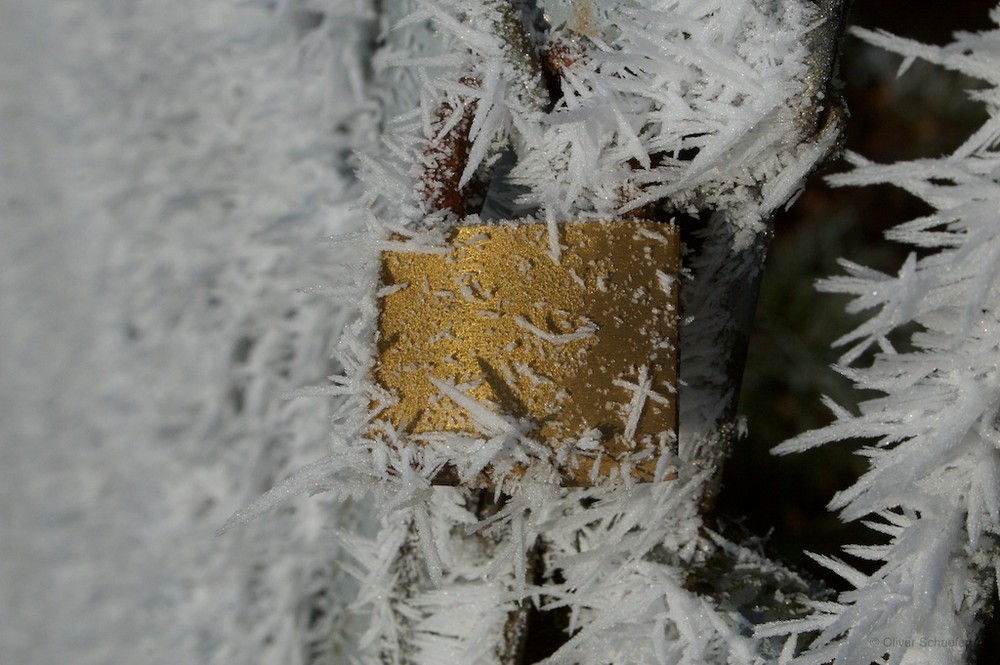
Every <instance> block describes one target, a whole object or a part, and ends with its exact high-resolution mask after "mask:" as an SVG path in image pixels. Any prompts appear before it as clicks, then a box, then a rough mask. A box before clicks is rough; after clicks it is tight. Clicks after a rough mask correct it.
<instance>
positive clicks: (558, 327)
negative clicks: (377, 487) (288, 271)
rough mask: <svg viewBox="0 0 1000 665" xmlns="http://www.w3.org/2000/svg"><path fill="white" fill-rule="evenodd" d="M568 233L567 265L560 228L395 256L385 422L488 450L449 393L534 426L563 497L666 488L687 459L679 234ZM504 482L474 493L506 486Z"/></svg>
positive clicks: (574, 227)
mask: <svg viewBox="0 0 1000 665" xmlns="http://www.w3.org/2000/svg"><path fill="white" fill-rule="evenodd" d="M558 229H559V243H560V245H561V251H560V255H559V258H558V261H556V260H554V259H553V258H552V256H551V254H550V245H549V236H548V226H547V225H546V224H545V223H540V222H524V221H521V222H499V223H496V224H490V225H482V224H476V225H472V226H459V227H457V228H455V229H454V231H453V232H452V234H451V236H450V238H449V242H448V246H447V251H446V252H445V253H440V254H433V253H413V252H404V251H385V252H383V253H382V255H381V259H382V263H381V270H382V283H383V286H384V287H386V288H384V292H385V293H386V294H387V295H385V296H384V297H383V298H382V299H381V300H380V312H379V319H378V334H379V339H378V363H377V367H376V369H375V380H376V381H377V382H378V384H380V385H381V386H382V387H383V388H384V389H386V390H387V391H388V392H389V393H391V394H393V395H394V396H395V398H396V401H395V402H394V403H392V404H390V405H386V406H385V407H384V410H382V411H381V413H380V414H379V418H381V419H383V420H384V421H387V422H389V423H391V424H392V425H393V426H394V427H396V428H398V429H401V430H402V431H404V432H406V433H407V434H411V435H420V434H427V433H429V432H435V431H440V432H460V433H465V434H469V435H475V434H476V433H477V429H476V427H475V424H474V423H473V421H472V419H471V418H470V415H469V413H468V411H467V410H466V409H465V408H464V407H463V406H462V405H460V404H459V403H457V402H456V400H455V399H453V398H451V397H449V396H447V394H445V393H446V392H447V390H446V389H445V390H444V392H443V389H442V386H451V387H453V389H455V390H460V391H461V392H462V394H465V395H467V396H469V397H471V398H473V399H475V400H477V401H478V402H480V403H481V404H483V405H486V408H490V409H493V410H496V411H497V412H498V413H501V414H505V415H510V416H513V417H515V418H521V419H528V420H529V421H530V423H531V427H532V432H531V436H532V438H534V439H535V440H537V441H538V442H540V443H542V444H543V445H545V446H546V447H548V448H549V449H550V450H551V456H550V460H549V461H550V462H551V463H553V464H554V465H555V466H556V467H557V468H558V470H559V475H560V477H561V481H562V483H563V484H565V485H575V486H588V485H593V484H595V483H596V482H598V481H600V480H601V479H606V478H608V477H611V476H615V475H616V472H617V473H620V472H621V471H622V468H627V473H628V474H629V475H630V476H631V477H632V478H633V479H635V480H638V481H649V480H652V479H653V477H654V475H655V473H656V469H657V465H658V464H660V462H661V459H660V458H661V455H662V454H663V452H664V451H670V450H676V431H677V409H676V380H677V318H678V316H677V315H678V284H677V279H676V275H677V273H678V270H679V250H678V248H679V241H678V238H677V230H676V227H674V226H673V225H671V224H662V223H654V222H646V221H633V220H629V221H610V222H567V223H563V224H560V225H558ZM453 395H454V393H453ZM581 442H589V446H587V447H581ZM490 473H491V471H490V469H487V470H486V471H484V473H483V474H482V477H481V478H479V479H477V481H476V483H475V484H476V485H478V486H485V487H491V486H493V484H494V482H493V481H494V479H493V478H491V477H490ZM437 481H438V482H445V483H449V482H452V481H454V478H450V477H449V474H448V473H444V474H441V475H440V476H439V477H438V478H437Z"/></svg>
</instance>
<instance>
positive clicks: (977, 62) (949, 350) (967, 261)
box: [758, 7, 1000, 664]
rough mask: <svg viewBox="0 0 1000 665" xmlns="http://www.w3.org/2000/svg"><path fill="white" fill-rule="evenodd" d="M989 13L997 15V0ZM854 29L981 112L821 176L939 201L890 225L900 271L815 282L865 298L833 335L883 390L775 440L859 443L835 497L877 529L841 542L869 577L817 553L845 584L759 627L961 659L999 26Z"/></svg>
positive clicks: (989, 507)
mask: <svg viewBox="0 0 1000 665" xmlns="http://www.w3.org/2000/svg"><path fill="white" fill-rule="evenodd" d="M991 17H992V18H993V20H994V22H997V23H1000V7H998V8H996V9H994V10H993V11H992V13H991ZM856 34H858V35H859V36H860V37H862V38H863V39H865V40H867V41H869V42H871V43H872V44H875V45H878V46H882V47H884V48H887V49H889V50H891V51H894V52H896V53H899V54H901V55H903V56H904V57H905V58H906V59H905V60H904V64H903V69H905V68H906V66H907V65H908V64H909V63H910V62H911V61H912V60H913V59H915V58H921V59H925V60H927V61H930V62H933V63H937V64H940V65H942V66H944V67H947V68H948V69H951V70H954V71H958V72H962V73H964V74H967V75H969V76H971V77H974V78H976V79H979V80H981V81H983V82H985V83H986V87H984V88H981V89H977V90H975V91H973V92H971V93H970V96H971V97H972V98H973V99H974V100H977V101H980V102H983V103H984V104H985V106H986V108H987V110H988V112H989V119H988V120H987V121H986V122H985V124H984V125H983V126H982V127H981V128H980V129H979V130H978V131H977V132H975V133H974V134H973V135H972V136H971V137H970V138H969V139H968V140H967V141H966V142H965V143H964V144H962V145H961V146H960V147H959V148H958V149H957V150H955V151H954V153H952V154H950V155H947V156H945V157H941V158H937V159H921V160H916V161H912V162H904V163H897V164H891V165H885V166H882V165H877V164H872V163H870V162H867V161H866V160H864V159H863V158H861V157H859V156H852V161H853V163H854V165H855V168H854V170H852V171H850V172H848V173H845V174H841V175H838V176H834V177H833V178H831V180H832V181H833V182H834V183H835V184H838V185H872V184H876V183H889V184H893V185H895V186H897V187H900V188H902V189H904V190H905V191H907V192H909V193H911V194H913V195H914V196H916V197H918V198H920V199H921V200H923V201H924V202H926V203H927V204H928V205H929V206H931V207H932V208H933V209H934V212H932V213H931V214H929V215H926V216H924V217H921V218H918V219H914V220H912V221H910V222H907V223H905V224H902V225H901V226H898V227H896V228H895V229H893V230H891V231H890V232H889V233H888V237H889V238H890V239H893V240H896V241H899V242H902V243H905V244H908V245H910V246H912V247H914V248H915V251H914V253H913V254H911V255H910V256H909V258H908V259H907V260H906V261H905V262H904V263H903V266H902V267H901V268H900V270H899V273H898V274H896V275H886V274H881V273H878V272H876V271H873V270H869V269H866V268H863V267H861V266H858V265H854V264H850V263H847V262H845V263H844V267H845V269H846V271H847V273H848V274H847V275H846V276H843V277H837V278H832V279H828V280H826V281H824V282H823V283H822V284H821V287H822V288H823V289H824V290H827V291H832V292H837V293H845V294H849V295H851V296H852V298H853V299H852V301H851V303H850V305H849V306H848V309H849V311H851V312H862V311H869V310H870V311H871V315H870V316H869V318H868V319H867V321H865V322H864V323H862V324H861V325H860V326H859V327H858V328H857V329H856V330H854V331H853V332H851V333H850V334H848V335H846V336H845V337H843V338H842V339H841V343H843V344H849V345H850V346H849V350H848V351H847V353H846V354H845V355H844V356H843V358H842V360H841V363H842V365H843V368H842V371H843V372H844V373H845V374H846V375H847V376H848V377H850V378H851V379H853V381H854V382H855V385H856V386H857V387H858V388H859V389H863V390H868V391H876V392H877V393H880V396H878V397H873V398H871V399H868V400H866V401H865V402H863V403H862V404H861V406H860V413H859V414H857V415H854V414H851V413H848V412H846V411H845V410H844V409H841V408H839V407H837V406H836V405H834V404H832V403H831V404H830V406H831V408H832V409H833V410H834V413H835V415H836V420H835V421H834V422H833V424H831V425H830V426H828V427H826V428H824V429H821V430H818V431H815V432H809V433H806V434H803V435H801V436H799V437H796V438H794V439H792V440H790V441H788V442H786V443H784V444H782V445H781V446H779V447H778V449H777V452H780V453H790V452H795V451H799V450H804V449H807V448H810V447H813V446H817V445H820V444H825V443H829V442H833V441H840V440H845V439H861V440H864V441H866V442H867V443H866V445H865V446H864V447H863V448H862V449H861V454H863V455H864V456H866V457H867V458H868V459H869V460H870V466H869V470H868V471H867V472H866V473H865V474H864V475H863V476H862V477H861V478H860V480H858V482H857V483H856V484H855V485H853V486H852V487H850V488H848V489H846V490H844V491H842V492H840V493H839V494H838V495H837V496H836V497H835V498H834V500H833V502H832V504H831V506H832V507H833V508H835V509H838V510H840V511H841V515H842V516H843V518H844V519H846V520H857V519H867V520H868V521H866V522H865V523H866V524H868V525H869V526H870V527H871V528H872V529H874V530H875V531H877V532H879V533H882V534H885V536H887V537H886V539H885V540H886V542H885V544H883V545H877V546H851V547H848V548H846V549H845V551H846V553H847V554H849V555H851V556H854V557H858V558H860V559H863V560H867V561H871V562H875V564H876V565H877V566H878V568H877V570H876V571H875V572H874V573H872V574H870V575H868V574H864V573H862V572H859V571H857V570H855V569H854V568H852V567H851V566H849V565H848V564H847V563H845V562H842V561H839V560H835V559H830V558H822V559H821V562H822V563H824V564H825V565H826V566H828V567H829V568H830V569H831V570H833V571H834V572H836V573H837V574H839V575H841V576H842V577H844V578H845V579H846V580H847V581H848V582H850V584H851V585H852V586H853V587H855V588H854V589H853V590H851V591H848V592H845V593H843V594H841V595H840V597H839V598H838V599H837V601H836V602H829V603H823V604H817V605H816V608H815V612H814V614H813V615H812V616H811V617H809V618H807V619H805V620H803V621H800V622H790V623H786V624H774V625H771V626H768V627H765V628H762V629H760V630H758V634H759V635H775V634H789V633H790V634H792V635H793V636H794V635H795V634H799V633H811V631H818V635H815V633H812V635H813V637H814V639H812V641H809V642H808V643H803V644H802V645H800V646H806V645H807V647H806V648H805V649H804V651H803V652H802V653H801V654H800V655H799V656H798V657H796V658H790V656H791V653H792V651H791V647H790V649H789V652H788V654H787V655H788V656H789V658H788V659H787V661H786V662H795V663H826V662H830V661H831V660H833V659H836V662H838V663H841V662H843V663H867V662H878V663H892V664H895V663H941V664H946V663H957V662H964V661H965V660H966V659H967V658H969V657H970V653H971V650H972V648H973V647H974V642H973V640H974V639H975V637H976V635H977V632H978V628H979V627H980V626H981V624H982V622H983V621H984V616H983V615H982V611H983V609H984V608H986V607H988V606H989V604H990V602H991V600H990V599H991V597H992V596H993V595H995V593H996V589H995V583H996V582H995V580H996V568H995V567H996V566H997V563H998V561H1000V559H998V547H997V545H998V536H1000V451H998V448H1000V272H998V271H1000V55H998V54H1000V30H992V31H987V32H983V33H979V34H968V33H959V34H958V35H956V37H955V40H954V41H953V42H952V43H951V44H949V45H947V46H944V47H940V48H939V47H932V46H926V45H923V44H918V43H915V42H912V41H909V40H906V39H901V38H897V37H893V36H890V35H887V34H884V33H875V32H870V31H864V30H858V31H856ZM898 347H902V348H898ZM869 351H870V352H871V356H870V358H871V361H870V363H865V364H862V363H861V359H862V358H865V357H866V356H865V354H866V353H867V352H869Z"/></svg>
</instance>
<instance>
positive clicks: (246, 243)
mask: <svg viewBox="0 0 1000 665" xmlns="http://www.w3.org/2000/svg"><path fill="white" fill-rule="evenodd" d="M373 4H374V3H372V2H368V1H365V0H218V1H212V2H194V1H191V0H181V1H177V2H163V1H158V0H90V1H89V2H87V3H81V2H77V1H75V0H49V1H48V2H45V3H39V2H35V1H34V0H2V2H0V210H2V213H0V215H2V217H0V664H2V665H34V664H37V665H49V664H52V663H79V664H81V665H91V664H93V665H98V664H111V663H125V662H130V663H151V664H156V663H171V664H176V663H220V664H226V665H229V664H236V663H282V664H292V663H299V662H311V663H339V662H345V660H346V657H347V656H348V653H347V652H349V646H348V645H349V644H350V640H348V639H345V636H346V635H348V634H356V633H357V632H358V631H360V630H363V626H359V625H354V624H352V619H351V618H350V615H349V614H345V613H343V612H342V611H339V610H340V609H341V608H342V606H343V603H344V602H345V601H346V600H347V599H349V598H350V587H351V582H350V579H349V576H348V575H347V573H346V570H345V568H344V566H343V564H342V561H341V562H338V561H337V560H338V558H339V553H338V545H337V541H336V538H335V531H336V529H338V528H341V527H343V526H345V525H351V526H352V528H358V525H363V524H364V519H363V518H364V515H365V510H366V509H365V507H364V506H348V507H347V508H346V509H344V508H338V509H337V510H336V511H334V510H331V509H330V506H329V505H328V503H325V502H324V500H323V497H322V496H318V497H312V498H299V499H296V500H293V501H292V502H290V503H289V504H287V506H286V507H285V508H284V509H283V513H282V515H281V516H279V517H276V518H269V519H262V520H258V521H257V522H255V523H252V524H250V525H248V526H246V527H241V528H240V529H237V530H234V531H231V532H229V533H227V534H225V535H224V536H222V537H217V536H216V531H217V530H218V528H219V527H220V526H221V525H222V523H223V522H224V521H225V519H226V518H227V517H228V516H229V515H230V514H232V513H233V512H234V511H235V510H237V509H238V508H240V507H242V506H244V505H246V504H247V503H249V502H250V501H252V500H253V499H254V498H256V497H257V496H259V495H260V494H261V493H262V492H263V491H265V490H266V489H268V488H269V487H271V486H272V485H273V484H274V483H275V482H276V481H277V480H279V479H281V478H283V477H285V476H287V475H288V473H289V472H290V470H292V469H295V468H298V467H300V466H302V465H303V464H305V463H308V462H310V461H312V460H314V459H316V458H318V457H320V456H322V454H323V453H324V450H325V443H326V438H327V431H326V428H327V415H328V413H329V409H330V407H331V405H330V404H329V403H327V402H326V401H325V398H321V397H317V398H315V399H299V400H292V401H289V400H284V399H282V396H283V395H285V394H286V393H287V392H289V391H291V390H294V389H296V388H300V387H303V386H309V385H315V384H318V383H322V381H323V379H324V377H325V376H327V375H328V374H331V373H333V372H335V371H336V369H337V368H336V367H333V366H331V365H330V361H329V360H328V357H329V353H330V350H331V348H332V345H333V344H335V342H336V338H337V333H338V330H339V329H340V327H341V325H342V324H343V321H344V319H345V313H343V312H336V311H334V310H333V309H332V308H331V306H330V305H329V301H328V300H327V298H326V297H325V296H324V295H323V293H322V289H321V288H316V287H320V286H322V285H328V284H330V283H331V282H332V281H333V279H334V278H333V273H332V271H331V268H330V266H331V265H332V264H333V263H334V262H335V258H336V254H337V253H338V252H343V251H347V250H348V249H349V246H347V245H345V244H343V243H341V244H339V245H338V244H335V243H330V242H327V241H325V240H324V239H325V238H327V237H328V236H330V235H331V234H335V233H343V232H349V231H350V230H351V229H353V228H355V227H356V226H357V225H358V224H359V223H360V220H359V218H358V214H357V212H356V211H354V210H353V209H352V208H351V202H352V201H353V200H354V199H355V198H356V197H357V195H358V193H359V192H358V185H357V183H356V182H355V180H354V177H353V175H352V156H351V155H352V151H354V150H356V149H359V148H360V149H363V148H364V147H365V146H372V145H374V141H375V140H376V135H377V128H378V126H379V122H380V110H379V109H380V108H381V106H380V104H382V103H384V100H380V97H379V95H378V94H377V93H374V92H373V86H372V73H371V72H370V71H369V68H368V64H367V59H368V54H369V53H370V52H371V48H372V47H373V45H374V43H375V39H376V36H377V33H378V30H377V26H376V25H375V21H374V14H373V12H372V9H371V7H372V5H373ZM893 5H898V9H896V10H892V9H891V8H887V6H893ZM991 5H992V3H991V2H971V1H970V2H961V3H953V5H951V6H950V7H949V10H948V13H947V15H946V16H941V13H942V12H941V10H940V9H939V7H940V5H939V4H931V3H925V2H919V3H913V2H911V3H879V2H872V1H871V0H868V1H865V0H858V1H857V2H855V21H856V22H858V23H861V24H863V25H868V26H870V27H883V28H886V29H889V30H892V31H894V32H896V33H898V34H902V35H905V36H910V37H915V38H918V39H923V40H928V41H936V42H939V43H940V42H943V41H945V40H946V39H947V37H948V36H949V34H950V32H951V31H952V30H955V29H969V30H972V29H977V28H981V27H984V26H985V25H987V8H988V7H989V6H991ZM922 8H925V9H922ZM897 63H898V59H894V58H893V57H892V56H887V55H884V54H879V53H878V52H876V51H874V50H873V49H870V48H868V47H864V48H862V47H861V46H860V44H858V43H857V42H856V41H854V40H851V41H850V42H849V52H848V57H847V60H846V62H845V70H844V72H843V78H844V79H845V80H846V81H847V94H848V98H849V102H850V103H851V106H852V110H853V111H854V117H853V119H852V125H851V127H852V129H851V139H850V141H851V142H852V143H851V144H850V145H851V147H853V148H854V149H857V150H858V151H859V152H862V153H863V154H865V155H866V156H868V157H870V158H872V159H874V160H876V161H889V160H891V159H896V158H903V157H914V156H917V155H934V154H939V153H941V152H944V151H945V150H948V149H951V148H953V147H954V146H955V145H957V144H958V143H959V142H960V141H961V138H962V137H963V136H964V135H965V134H967V131H964V130H962V129H960V128H961V127H963V126H964V127H972V126H975V125H976V124H977V123H979V122H981V117H978V116H972V117H969V116H967V115H966V114H967V113H968V111H967V109H968V108H969V107H968V106H965V105H958V104H956V103H954V102H955V100H956V99H958V97H959V96H960V95H961V93H960V92H959V91H960V90H962V89H964V88H965V87H966V86H967V82H966V81H963V80H960V79H958V78H955V77H950V75H945V74H943V73H942V72H940V71H939V70H934V69H932V68H929V67H928V68H927V69H926V71H924V72H923V73H920V72H916V73H911V74H910V75H909V77H908V78H907V79H905V80H903V81H902V82H893V81H892V76H893V74H894V70H895V67H896V65H897ZM374 89H378V86H375V87H374ZM852 96H853V98H852ZM956 128H958V129H956ZM963 131H964V133H963ZM834 168H835V170H842V169H840V167H834ZM880 196H881V198H879V197H880ZM893 196H897V197H898V196H900V195H890V194H887V193H884V192H883V193H882V194H879V193H878V191H877V190H876V191H875V192H874V193H864V194H858V192H857V191H849V192H847V191H842V190H841V191H838V192H836V193H831V190H828V189H826V188H825V187H824V186H823V185H822V184H821V183H820V182H818V181H817V182H815V183H814V184H813V187H812V188H811V189H809V190H807V194H806V195H805V196H803V198H802V200H800V202H799V203H798V205H797V206H796V208H795V209H794V211H793V215H794V216H793V217H789V218H787V219H786V220H783V221H779V227H778V228H779V236H778V238H777V240H776V243H775V251H774V254H773V257H772V261H771V264H770V266H769V270H770V273H769V275H770V276H769V277H768V280H769V281H767V282H765V292H764V296H763V298H762V311H761V315H762V318H761V320H760V324H759V329H760V330H761V331H763V334H762V335H761V337H760V338H759V339H758V345H757V346H756V347H755V348H756V352H754V351H752V352H751V353H752V360H751V362H752V365H751V371H750V373H749V374H748V377H747V384H746V390H745V398H744V408H743V410H744V412H746V413H747V414H748V416H749V417H750V431H751V436H752V437H754V438H752V439H751V440H750V441H749V442H748V443H747V444H746V445H745V446H743V447H741V448H740V449H739V450H738V451H737V454H736V457H735V459H734V460H733V463H732V464H731V466H730V468H729V470H728V471H729V480H728V482H727V486H726V491H725V492H724V493H723V504H722V510H723V511H727V510H728V511H730V512H732V513H733V514H737V515H741V514H744V513H748V512H749V516H748V519H747V525H748V526H749V528H751V530H753V531H756V532H758V533H764V532H766V531H768V530H769V529H772V528H773V529H774V536H773V542H774V544H775V545H776V546H777V547H779V549H782V551H783V552H784V553H785V554H786V555H787V556H789V557H791V558H793V559H795V557H796V552H799V551H801V549H803V548H808V549H811V550H813V551H819V552H825V551H826V552H834V551H836V549H837V548H838V546H839V545H840V544H841V543H843V542H847V541H849V540H851V539H852V538H853V536H850V535H846V534H844V533H843V529H842V527H838V526H837V523H836V520H835V518H833V517H831V516H827V515H826V514H825V511H824V508H823V505H824V504H825V502H826V501H827V500H828V499H829V497H830V496H831V495H832V493H833V492H834V491H835V490H837V489H841V488H843V487H845V486H846V485H848V484H849V483H850V481H851V479H852V477H853V476H854V475H856V474H857V473H858V472H859V470H860V469H859V468H857V466H856V465H854V462H853V461H852V459H851V458H850V457H848V456H847V455H846V453H839V456H838V453H837V452H836V451H832V450H831V451H828V450H826V449H823V450H821V451H817V452H815V453H812V454H810V455H802V456H798V457H797V458H793V459H791V460H786V459H783V460H780V461H778V460H775V459H774V458H772V457H770V456H765V455H764V451H766V449H767V448H770V447H771V446H773V445H774V444H776V443H778V442H779V441H780V440H782V439H784V438H785V437H787V436H790V435H793V434H795V433H798V432H801V431H803V430H805V429H807V428H809V427H814V426H817V425H820V424H822V423H823V422H825V419H826V418H827V415H826V413H825V411H824V410H823V409H821V408H820V406H819V401H818V399H817V398H816V397H815V395H818V394H819V393H821V392H823V393H828V394H830V393H832V394H834V396H836V397H837V398H838V399H844V395H845V391H846V385H842V386H841V387H839V388H838V387H836V385H834V384H833V383H832V382H833V381H835V379H834V378H833V376H834V375H833V374H832V372H829V371H828V370H826V366H827V365H828V364H829V363H830V362H832V361H833V360H834V358H835V357H836V352H835V351H830V350H828V346H829V342H830V341H831V340H832V339H833V338H835V337H837V336H839V335H840V334H841V333H843V332H845V331H846V330H847V329H848V328H849V327H850V322H848V321H846V320H843V314H842V308H841V307H840V303H839V302H838V301H837V300H836V299H835V298H830V297H824V298H816V297H815V296H814V292H813V290H812V281H813V279H814V278H815V277H819V276H825V275H828V274H831V273H833V272H836V268H835V266H834V260H835V259H836V257H838V256H841V255H846V256H848V257H849V258H852V259H855V260H859V261H861V262H863V263H867V264H869V265H874V266H875V267H879V263H878V255H879V253H883V252H887V251H888V250H885V249H883V248H882V247H884V246H883V245H876V246H875V247H874V248H873V245H872V244H871V243H872V242H877V241H878V239H879V238H880V234H881V231H882V229H884V228H886V227H888V226H891V225H893V224H896V223H899V222H901V221H903V220H905V219H909V218H911V217H913V216H915V213H914V211H913V210H912V209H908V208H907V206H909V205H912V203H909V202H907V201H905V200H903V199H902V198H896V199H894V198H892V197H893ZM884 261H885V263H884V265H885V266H895V265H896V264H898V257H896V256H892V255H888V256H886V257H885V259H884ZM768 289H769V290H768ZM830 303H836V305H835V306H831V304H830ZM838 391H839V392H838ZM830 456H833V457H830ZM763 464H768V465H772V466H773V467H774V468H775V474H774V482H773V484H772V485H771V487H772V488H773V491H772V492H771V493H770V495H769V496H768V497H760V496H759V495H758V494H757V493H756V491H754V490H753V489H752V486H749V485H747V484H741V483H740V479H741V478H745V477H747V476H748V475H753V474H752V473H751V471H750V470H752V469H755V468H757V469H759V468H761V466H760V465H763ZM758 490H759V488H758ZM851 541H852V542H857V541H856V540H851ZM799 563H801V565H803V566H806V567H808V566H809V565H810V564H808V563H806V562H805V561H804V560H803V561H799ZM814 572H815V573H816V574H820V573H819V572H818V569H817V571H814ZM342 650H346V651H342Z"/></svg>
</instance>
